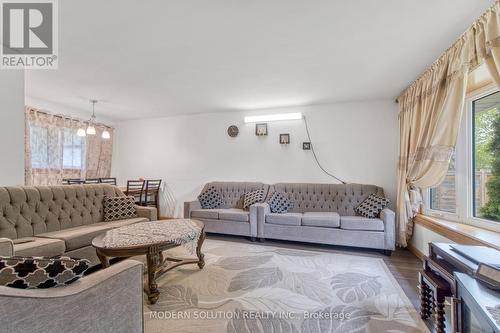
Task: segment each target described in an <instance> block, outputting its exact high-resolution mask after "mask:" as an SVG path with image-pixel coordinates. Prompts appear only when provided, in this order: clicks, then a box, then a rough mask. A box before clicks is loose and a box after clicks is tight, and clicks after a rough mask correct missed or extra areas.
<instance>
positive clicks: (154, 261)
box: [146, 245, 160, 304]
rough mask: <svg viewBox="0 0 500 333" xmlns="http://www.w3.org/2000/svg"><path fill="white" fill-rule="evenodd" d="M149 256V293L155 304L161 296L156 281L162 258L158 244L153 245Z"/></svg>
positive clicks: (150, 300)
mask: <svg viewBox="0 0 500 333" xmlns="http://www.w3.org/2000/svg"><path fill="white" fill-rule="evenodd" d="M146 257H147V265H148V267H147V269H148V287H147V289H148V290H147V294H148V299H149V303H151V304H155V303H156V301H157V300H158V297H159V296H160V292H159V291H158V284H157V283H156V271H157V269H158V264H159V260H160V249H159V248H158V246H155V245H153V246H151V247H150V248H149V249H148V253H147V255H146Z"/></svg>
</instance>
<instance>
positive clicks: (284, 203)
mask: <svg viewBox="0 0 500 333" xmlns="http://www.w3.org/2000/svg"><path fill="white" fill-rule="evenodd" d="M268 203H269V207H270V208H271V213H280V214H284V213H287V212H288V211H289V210H291V209H292V208H293V202H291V201H290V200H289V199H288V198H287V197H286V196H285V195H284V194H283V193H281V192H274V193H273V195H271V198H270V199H269V201H268Z"/></svg>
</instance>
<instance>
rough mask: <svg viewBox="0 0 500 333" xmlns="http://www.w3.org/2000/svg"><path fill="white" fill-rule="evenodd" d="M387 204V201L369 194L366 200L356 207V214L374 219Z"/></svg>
mask: <svg viewBox="0 0 500 333" xmlns="http://www.w3.org/2000/svg"><path fill="white" fill-rule="evenodd" d="M389 202H390V200H389V199H386V198H383V197H379V196H378V195H375V194H370V195H369V196H368V198H366V199H365V200H364V201H363V202H362V203H361V204H360V205H359V206H358V207H356V213H358V214H359V215H361V216H364V217H369V218H375V217H378V216H379V215H380V212H381V211H382V209H384V208H385V206H387V205H388V204H389Z"/></svg>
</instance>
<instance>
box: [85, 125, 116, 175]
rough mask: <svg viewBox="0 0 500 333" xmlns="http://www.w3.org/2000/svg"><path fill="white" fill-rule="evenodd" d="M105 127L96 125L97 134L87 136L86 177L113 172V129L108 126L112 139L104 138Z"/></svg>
mask: <svg viewBox="0 0 500 333" xmlns="http://www.w3.org/2000/svg"><path fill="white" fill-rule="evenodd" d="M104 130H105V128H103V127H96V131H97V133H96V135H88V136H87V149H86V163H85V165H84V174H85V178H104V177H109V176H110V174H111V156H112V154H113V129H112V128H106V130H107V131H108V132H109V134H110V135H111V138H110V139H103V138H102V132H103V131H104Z"/></svg>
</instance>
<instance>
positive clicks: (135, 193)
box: [125, 180, 146, 205]
mask: <svg viewBox="0 0 500 333" xmlns="http://www.w3.org/2000/svg"><path fill="white" fill-rule="evenodd" d="M145 183H146V182H145V181H144V180H127V189H126V190H125V195H127V196H132V197H134V201H135V203H136V204H137V205H142V198H143V194H144V184H145Z"/></svg>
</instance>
